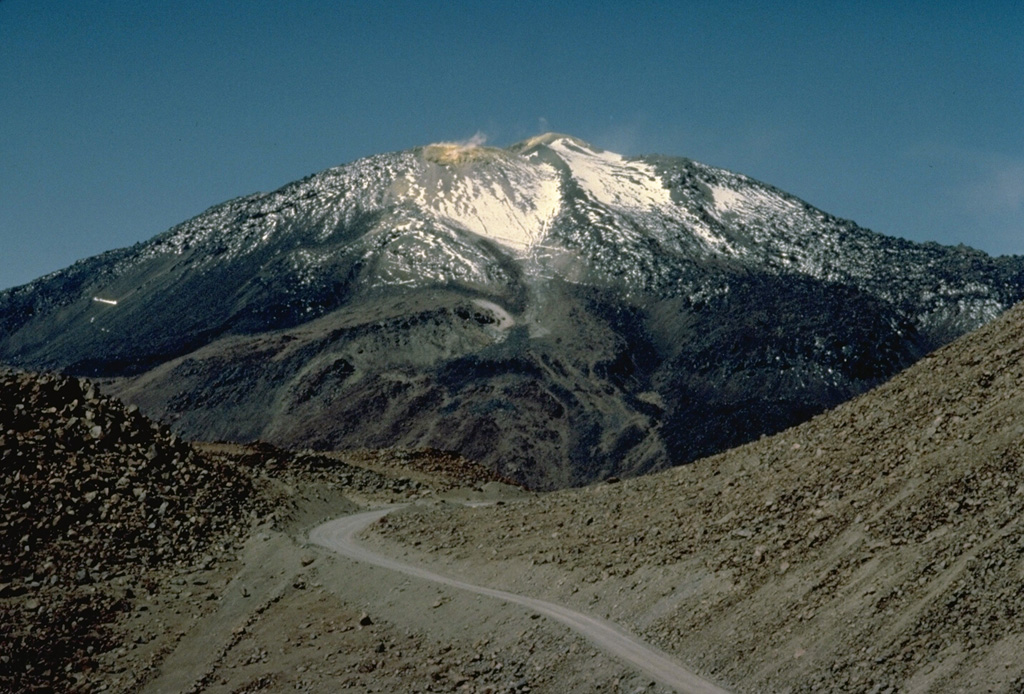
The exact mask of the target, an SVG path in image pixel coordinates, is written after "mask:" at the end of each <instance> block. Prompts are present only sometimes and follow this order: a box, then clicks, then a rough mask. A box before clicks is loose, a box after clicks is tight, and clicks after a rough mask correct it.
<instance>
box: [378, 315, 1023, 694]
mask: <svg viewBox="0 0 1024 694" xmlns="http://www.w3.org/2000/svg"><path fill="white" fill-rule="evenodd" d="M1022 389H1024V306H1018V307H1016V308H1014V309H1012V310H1011V311H1010V312H1008V313H1007V314H1006V315H1005V316H1003V317H1002V318H1000V319H998V320H997V321H995V322H994V323H993V324H991V325H989V326H987V327H985V328H983V329H981V330H980V331H978V332H976V333H973V334H971V335H969V336H967V337H965V338H963V339H961V340H959V341H957V342H954V343H953V344H951V345H949V346H947V347H945V348H943V349H940V350H938V351H937V352H935V353H933V354H931V355H929V356H928V357H927V358H925V359H924V360H923V361H921V362H920V363H918V364H916V365H915V366H913V367H912V368H910V369H908V370H907V371H906V372H905V373H903V374H900V375H899V376H897V377H896V378H895V379H893V380H892V381H891V382H889V383H886V384H884V385H882V386H880V387H879V388H877V389H875V390H873V391H871V392H869V393H868V394H866V395H864V396H862V397H860V398H857V399H855V400H854V401H851V402H849V403H847V404H844V405H842V406H840V407H838V408H836V409H835V410H833V411H831V412H828V413H826V414H823V415H821V416H819V417H816V418H814V419H813V420H811V421H810V422H808V423H806V424H804V425H802V426H799V427H796V428H793V429H790V430H788V431H785V432H783V433H781V434H779V435H777V436H774V437H772V438H769V439H765V440H761V441H758V442H755V443H752V444H749V445H746V446H743V447H741V448H738V449H736V450H733V451H729V452H727V453H724V454H722V455H718V456H715V457H712V458H709V459H706V460H701V461H698V462H697V463H695V464H693V465H690V466H686V467H684V468H679V469H675V470H671V471H668V472H665V473H659V474H655V475H651V476H647V477H643V478H639V479H633V480H628V481H623V482H621V483H618V484H600V485H596V486H591V487H587V488H583V489H580V490H574V491H564V492H556V493H552V494H549V495H544V496H540V497H537V498H534V499H530V500H525V501H521V502H516V503H510V504H508V505H505V506H499V507H493V508H480V509H452V508H438V509H435V510H433V511H431V512H426V513H406V514H397V515H392V516H391V517H389V518H388V519H386V523H382V524H381V525H380V526H379V528H378V529H379V533H380V535H378V536H377V537H378V541H380V542H382V543H384V544H385V545H386V546H389V547H390V546H392V545H391V543H396V544H394V545H393V546H394V547H395V548H398V547H401V548H408V547H410V546H418V547H424V548H436V550H435V551H434V552H432V553H427V552H421V553H419V555H418V557H419V558H420V559H421V560H424V561H432V560H435V561H441V560H442V559H443V560H444V561H454V562H455V564H454V567H453V568H452V569H451V570H453V571H460V572H463V573H475V574H476V575H477V576H481V577H485V578H486V580H489V581H492V582H493V583H494V584H496V585H500V586H503V587H506V588H511V589H519V590H521V591H522V592H528V591H532V592H533V593H534V594H537V595H544V596H548V597H554V598H556V599H561V600H565V601H567V602H569V603H571V604H574V605H577V606H580V607H586V608H589V609H592V610H594V611H596V612H598V613H600V614H602V615H604V614H609V615H610V616H611V617H612V618H614V619H620V620H623V621H625V622H626V623H629V624H631V625H632V626H633V627H634V628H635V629H636V630H637V631H638V632H641V633H643V634H646V635H647V636H648V637H649V638H650V639H652V640H653V641H654V642H656V643H658V644H660V645H662V646H663V647H664V648H666V649H668V650H669V651H671V652H674V653H676V654H678V655H679V657H680V658H681V659H682V660H683V661H684V662H686V663H688V664H691V665H693V666H695V667H696V668H697V669H698V670H699V671H701V672H703V673H704V674H706V675H708V676H710V677H712V679H714V680H715V681H718V682H721V683H723V684H726V685H728V686H733V687H735V688H736V690H738V691H749V692H766V691H790V692H819V691H838V692H895V691H900V692H903V691H909V692H954V691H972V692H974V691H999V692H1010V691H1014V692H1015V691H1020V690H1021V688H1022V687H1024V661H1021V659H1020V657H1019V654H1020V653H1021V652H1022V650H1024V592H1022V591H1021V590H1020V586H1021V581H1022V580H1024V540H1022V537H1024V535H1022V532H1021V522H1022V518H1024V481H1022V480H1024V398H1022V397H1021V393H1022Z"/></svg>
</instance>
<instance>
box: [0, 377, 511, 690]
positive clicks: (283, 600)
mask: <svg viewBox="0 0 1024 694" xmlns="http://www.w3.org/2000/svg"><path fill="white" fill-rule="evenodd" d="M0 482H2V484H0V691H4V692H64V691H75V692H79V691H80V692H92V691H114V692H138V691H140V690H142V689H143V688H144V687H146V686H148V687H150V688H151V690H152V691H186V690H190V688H191V687H192V686H193V685H196V687H197V688H198V689H196V691H201V690H205V689H206V688H207V687H209V686H212V685H213V684H214V678H212V677H207V678H206V679H204V675H205V674H206V673H205V670H204V669H203V668H204V667H207V666H211V667H213V668H215V670H217V669H218V668H225V669H235V668H237V670H236V671H235V672H234V673H233V674H234V675H235V676H236V677H249V678H250V679H246V680H244V681H242V682H238V683H237V686H236V687H234V688H233V689H232V691H258V690H263V691H282V690H283V689H284V688H287V689H289V690H292V691H294V690H295V689H296V688H302V687H308V686H309V683H310V682H311V681H313V680H314V679H315V681H317V682H319V683H320V685H319V686H321V687H327V688H329V689H334V688H335V687H336V686H337V684H338V682H339V681H340V680H341V679H346V680H347V681H348V682H349V683H350V684H352V683H361V684H363V685H368V684H371V683H374V682H380V683H387V682H392V683H393V686H392V688H391V690H392V691H394V687H395V686H399V683H400V682H401V681H402V679H403V678H405V679H406V680H407V679H408V678H409V677H414V678H416V679H418V680H422V681H424V682H433V681H436V678H435V679H431V677H430V671H431V669H432V668H434V667H436V665H437V664H438V663H454V662H460V663H461V662H462V660H461V659H462V658H466V660H467V661H468V659H469V658H470V657H471V656H469V655H466V653H467V651H468V650H469V649H470V648H471V646H472V643H470V644H466V643H462V642H460V641H459V639H458V637H457V636H453V638H452V640H451V642H450V643H449V644H448V646H447V647H445V646H444V644H443V643H442V644H440V645H439V643H438V642H437V641H436V640H431V639H430V638H429V637H428V636H426V635H425V634H422V633H415V634H413V633H410V632H409V631H408V630H406V631H404V632H400V631H399V630H397V629H396V628H395V627H394V626H393V625H392V624H389V623H388V622H386V621H385V620H384V619H383V618H382V616H381V612H380V611H378V610H374V611H373V612H374V620H376V621H377V622H379V623H377V624H374V625H373V628H366V629H363V628H362V625H361V624H360V622H361V621H364V620H365V619H368V618H367V617H366V616H365V614H364V612H363V610H364V609H365V608H363V607H361V606H359V605H354V604H352V603H351V602H343V601H339V600H337V599H335V600H333V601H327V600H326V599H325V598H324V596H323V591H314V590H309V591H308V592H307V591H306V580H310V582H312V581H313V576H314V575H315V574H316V572H317V571H318V570H319V566H318V564H317V562H316V557H315V556H312V555H310V553H309V552H308V551H302V550H301V548H300V546H299V544H298V543H297V542H296V541H295V540H293V539H292V535H294V534H296V533H300V532H302V531H304V529H305V528H307V527H308V526H309V524H310V523H312V522H316V521H319V520H323V519H325V518H327V517H333V516H334V515H337V514H341V513H345V512H346V511H351V510H354V509H356V508H358V506H357V503H359V502H363V503H380V502H382V501H384V502H394V501H396V500H400V499H401V500H415V499H419V498H422V497H430V496H433V495H436V494H443V493H455V492H453V490H456V489H462V490H464V491H463V492H460V493H462V494H471V495H472V494H477V493H479V494H481V495H482V494H484V493H485V490H486V489H487V488H489V486H491V485H494V484H495V482H496V480H495V479H494V476H493V475H491V474H489V473H488V472H487V471H486V470H485V469H483V468H481V467H480V466H478V465H474V464H473V463H471V462H469V461H466V460H462V459H459V458H457V457H455V456H452V455H450V454H445V453H442V452H439V451H424V450H421V451H403V450H390V451H384V452H373V451H361V452H357V453H353V454H350V455H346V456H341V455H338V454H318V453H313V452H298V453H297V452H290V451H285V450H280V449H277V448H274V447H273V446H269V445H266V444H259V445H255V446H248V447H243V446H237V445H227V444H206V445H202V446H199V447H195V446H192V445H190V444H188V443H185V442H184V441H182V440H181V439H179V438H178V437H177V436H175V435H172V434H171V433H170V432H169V431H168V430H167V427H165V426H163V425H159V424H156V423H154V422H152V421H150V420H148V419H147V418H145V417H144V416H142V415H141V414H140V413H139V412H138V410H137V408H135V407H134V406H129V407H125V406H124V405H123V404H122V403H120V402H118V401H116V400H112V399H110V398H107V397H105V396H103V395H101V394H100V392H99V390H98V389H97V388H96V387H95V386H94V385H93V384H91V383H89V382H87V381H81V380H79V379H75V378H68V377H63V376H54V375H39V374H31V373H24V372H15V371H10V370H0ZM513 491H514V490H513ZM333 580H335V581H336V582H337V584H338V585H340V586H348V587H351V586H352V585H353V583H354V581H355V579H354V577H353V575H351V574H349V575H343V576H342V577H341V578H337V577H335V579H333ZM310 587H311V588H312V586H310ZM379 588H380V584H379V583H378V582H373V581H369V582H367V583H366V584H365V585H363V586H362V589H363V590H365V591H366V592H368V593H369V594H370V595H375V594H377V593H376V591H378V590H379ZM350 599H351V598H350ZM434 599H436V598H435V597H431V598H430V600H431V601H433V600H434ZM312 622H316V623H317V625H318V626H317V628H318V629H321V628H322V629H323V631H324V634H323V638H321V639H320V641H319V642H317V641H316V640H315V639H316V633H312V634H311V632H310V630H309V628H308V627H309V625H310V623H312ZM328 624H329V625H331V626H330V627H323V626H322V625H328ZM246 625H248V627H250V628H252V629H253V633H251V634H247V633H246ZM335 625H336V627H337V629H336V630H335V628H334V627H335ZM366 626H367V627H369V626H370V625H369V624H367V625H366ZM236 629H238V631H234V630H236ZM265 630H268V631H265ZM335 631H336V633H335ZM282 634H291V638H292V639H294V641H293V642H292V643H291V645H290V646H289V656H288V657H287V658H285V659H284V660H285V661H287V662H281V661H278V660H275V661H274V662H273V664H272V666H271V667H268V666H267V659H266V654H265V651H264V655H263V656H261V657H257V658H255V659H254V658H252V655H251V652H250V650H248V649H250V648H251V646H252V644H253V640H254V639H256V638H265V639H269V640H270V641H272V642H273V643H274V645H275V646H276V648H277V649H280V648H281V641H280V638H281V636H282ZM432 636H435V637H436V636H437V634H432ZM307 638H308V639H310V641H311V642H312V643H308V644H303V643H302V641H303V639H307ZM382 643H383V644H385V645H386V647H387V648H389V649H390V648H392V647H393V648H394V651H395V652H398V656H397V657H389V665H388V666H387V667H385V666H384V665H383V664H382V665H381V666H380V668H378V667H377V665H376V663H377V662H378V661H380V658H381V657H380V655H379V654H380V653H381V652H382V651H379V650H377V649H378V648H380V647H381V644H382ZM328 644H332V645H334V646H335V647H336V648H337V649H338V651H339V652H341V653H343V654H344V656H343V657H342V658H340V659H339V662H331V663H327V664H326V666H325V663H324V654H323V653H322V652H319V650H320V648H321V647H322V646H324V645H328ZM221 649H222V650H221ZM478 649H479V650H480V651H481V652H482V653H484V654H486V655H487V656H489V657H492V660H491V661H490V662H491V666H488V665H487V664H486V663H480V664H478V665H477V666H476V670H475V671H474V672H472V673H471V676H469V677H467V678H466V680H465V681H477V680H479V681H480V682H481V683H485V682H494V683H496V684H497V683H499V682H500V683H505V682H506V681H508V680H509V678H511V677H514V676H515V675H516V672H517V671H518V669H519V666H517V665H516V661H515V660H514V659H508V658H505V657H504V656H501V657H502V658H503V660H504V662H505V664H506V665H507V667H508V670H505V671H503V668H502V667H501V666H500V665H499V666H498V667H497V668H494V667H493V665H494V664H495V663H497V662H499V661H498V660H497V659H496V658H497V657H498V656H499V649H498V648H497V647H491V648H484V647H483V646H482V645H478ZM243 651H244V652H243ZM399 651H404V652H405V654H406V655H405V656H401V653H400V652H399ZM392 656H394V653H393V654H392ZM211 664H212V665H211ZM299 664H301V669H300V670H296V669H295V668H296V667H298V666H299ZM249 666H257V667H256V668H252V667H249ZM261 666H262V668H261ZM260 668H261V669H260ZM339 668H340V670H339ZM256 669H260V671H259V672H257V673H255V674H254V672H253V671H254V670H256ZM377 670H381V672H376V674H374V673H375V671H377ZM384 671H386V672H387V673H388V674H386V675H385V674H384ZM467 671H468V669H467ZM339 672H340V673H345V672H347V673H348V675H347V676H346V677H344V678H342V677H339ZM225 673H226V671H225ZM219 678H220V676H219V675H218V678H217V679H219ZM169 681H174V682H177V683H185V684H184V686H177V685H170V686H169V685H167V682H169ZM303 683H305V684H303ZM293 685H294V686H293ZM354 686H359V684H356V685H354ZM247 687H248V688H247Z"/></svg>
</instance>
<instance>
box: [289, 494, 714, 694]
mask: <svg viewBox="0 0 1024 694" xmlns="http://www.w3.org/2000/svg"><path fill="white" fill-rule="evenodd" d="M395 508H398V507H395V506H392V507H388V508H382V509H378V510H376V511H367V512H365V513H357V514H355V515H351V516H343V517H342V518H336V519H335V520H332V521H328V522H326V523H324V524H323V525H319V526H317V527H315V528H313V530H311V531H310V533H309V540H310V542H313V543H314V544H317V545H320V546H321V547H326V548H327V549H330V550H334V551H335V552H337V553H338V554H341V555H342V556H345V557H348V558H349V559H355V560H356V561H361V562H365V563H367V564H374V565H376V566H380V567H383V568H385V569H390V570H392V571H397V572H399V573H403V574H406V575H408V576H414V577H416V578H420V579H423V580H425V581H432V582H434V583H440V584H442V585H446V586H451V587H453V588H459V589H462V590H466V591H469V592H471V593H477V594H479V595H486V596H489V597H492V598H496V599H498V600H503V601H505V602H511V603H515V604H517V605H522V606H523V607H526V608H527V609H530V610H533V611H534V612H537V613H539V614H543V615H546V616H548V617H551V618H552V619H556V620H558V621H559V622H562V623H563V624H565V625H566V626H568V627H569V628H570V629H574V630H576V631H577V632H579V633H580V634H582V635H583V636H584V637H586V638H587V639H588V640H590V641H591V643H593V644H594V645H596V646H597V647H598V648H600V649H602V650H604V651H605V652H607V653H609V654H611V655H612V656H615V657H616V658H619V659H621V660H624V661H626V662H628V663H629V664H631V665H633V666H634V667H636V668H637V669H638V670H640V671H641V672H643V673H645V674H646V675H648V676H650V677H651V678H652V679H654V680H656V681H658V682H660V683H661V684H664V685H666V686H668V687H672V688H673V689H675V690H677V691H679V692H683V693H685V694H726V692H727V690H725V689H722V688H721V687H718V686H716V685H715V684H713V683H711V682H709V681H707V680H705V679H703V678H702V677H700V676H699V675H697V674H695V673H693V672H691V671H690V670H687V669H686V668H685V667H683V666H682V665H680V664H679V663H677V662H676V661H675V660H673V659H672V658H671V657H669V656H668V655H666V654H665V653H663V652H662V651H659V650H658V649H656V648H654V647H652V646H649V645H647V644H646V643H644V642H643V641H641V640H640V639H638V638H637V637H635V636H633V635H632V634H629V633H627V632H626V631H624V630H623V629H622V628H620V627H619V626H617V625H616V624H614V623H612V622H609V621H606V620H603V619H599V618H597V617H592V616H590V615H586V614H583V613H581V612H576V611H575V610H570V609H569V608H567V607H563V606H561V605H556V604H555V603H551V602H546V601H544V600H537V599H536V598H529V597H526V596H523V595H517V594H515V593H508V592H506V591H503V590H495V589H494V588H486V587H484V586H477V585H473V584H472V583H466V582H465V581H460V580H458V579H455V578H449V577H448V576H442V575H441V574H436V573H434V572H433V571H428V570H426V569H423V568H420V567H418V566H413V565H412V564H406V563H404V562H401V561H398V560H395V559H392V558H390V557H386V556H384V555H381V554H377V553H376V552H373V551H372V550H370V549H367V548H366V547H364V546H363V545H360V544H358V543H357V542H356V539H355V536H356V535H357V534H358V533H359V532H360V531H361V530H363V529H364V528H366V527H368V526H369V525H370V524H371V523H374V522H376V521H377V520H379V519H381V518H383V517H384V516H386V515H387V514H388V513H390V512H391V511H393V510H394V509H395Z"/></svg>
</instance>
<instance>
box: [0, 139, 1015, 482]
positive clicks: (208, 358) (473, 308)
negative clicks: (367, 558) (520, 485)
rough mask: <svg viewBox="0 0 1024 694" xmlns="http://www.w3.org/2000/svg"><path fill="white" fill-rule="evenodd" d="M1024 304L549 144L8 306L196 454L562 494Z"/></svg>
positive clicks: (369, 181) (230, 225)
mask: <svg viewBox="0 0 1024 694" xmlns="http://www.w3.org/2000/svg"><path fill="white" fill-rule="evenodd" d="M1022 296H1024V269H1022V261H1021V259H1020V258H996V259H994V258H990V257H989V256H987V255H985V254H983V253H980V252H977V251H974V250H971V249H967V248H963V247H959V248H948V247H942V246H938V245H936V244H915V243H911V242H908V241H903V240H900V239H895V238H890V237H885V236H882V235H880V234H876V233H873V232H871V231H868V230H866V229H862V228H860V227H858V226H857V225H856V224H854V223H853V222H850V221H846V220H841V219H837V218H835V217H832V216H831V215H828V214H827V213H825V212H822V211H821V210H818V209H816V208H814V207H812V206H810V205H808V204H807V203H805V202H803V201H801V200H798V199H796V198H794V197H793V196H790V195H787V194H786V193H784V192H782V191H780V190H777V189H775V188H773V187H771V186H769V185H765V184H763V183H759V182H757V181H754V180H752V179H750V178H747V177H745V176H742V175H740V174H736V173H732V172H729V171H725V170H722V169H717V168H714V167H710V166H706V165H704V164H700V163H697V162H694V161H691V160H688V159H682V158H670V157H662V156H643V157H623V156H620V155H618V154H614V153H612V152H607V151H603V150H601V149H599V148H597V147H594V146H593V145H590V144H588V143H586V142H583V141H582V140H579V139H576V138H573V137H570V136H566V135H559V134H554V133H549V134H546V135H541V136H538V137H535V138H531V139H529V140H526V141H524V142H521V143H518V144H515V145H513V146H511V147H508V148H496V147H487V146H484V145H483V144H482V143H481V142H473V141H471V142H467V143H439V144H433V145H427V146H425V147H421V148H416V149H412V150H408V151H404V152H394V153H388V154H382V155H379V156H374V157H369V158H366V159H362V160H359V161H356V162H353V163H351V164H348V165H345V166H340V167H337V168H333V169H329V170H327V171H324V172H322V173H318V174H314V175H312V176H309V177H307V178H305V179H303V180H301V181H297V182H295V183H292V184H289V185H287V186H284V187H283V188H281V189H280V190H277V191H274V192H272V193H266V194H254V195H249V196H246V197H242V198H238V199H235V200H231V201H228V202H226V203H223V204H221V205H218V206H216V207H214V208H211V209H210V210H207V211H206V212H204V213H203V214H201V215H199V216H197V217H195V218H193V219H190V220H188V221H186V222H184V223H182V224H180V225H178V226H176V227H174V228H172V229H170V230H169V231H167V232H165V233H163V234H161V235H159V236H157V237H155V238H153V239H151V240H150V241H147V242H145V243H141V244H137V245H136V246H133V247H131V248H125V249H119V250H114V251H110V252H108V253H104V254H102V255H99V256H96V257H94V258H89V259H86V260H83V261H80V262H79V263H76V264H75V265H73V266H71V267H69V268H67V269H65V270H61V271H59V272H56V273H53V274H51V275H48V276H46V277H43V278H40V279H38V280H36V281H34V282H32V283H30V284H28V285H25V286H23V287H17V288H14V289H11V290H7V291H5V292H2V293H0V360H2V361H3V362H6V363H8V364H12V365H16V366H23V367H31V368H36V369H40V368H42V369H57V370H62V371H67V372H71V373H75V374H79V375H90V376H99V377H109V378H113V379H118V380H117V383H115V384H113V386H112V387H113V388H115V389H120V392H122V393H123V394H125V395H127V396H130V397H132V398H133V399H135V400H137V401H138V402H139V403H140V404H141V405H143V406H144V407H145V409H146V411H147V412H148V413H150V414H153V415H155V416H158V417H164V418H167V419H168V420H170V421H173V422H174V426H175V427H176V428H177V430H178V431H180V432H181V433H183V434H186V435H189V436H198V437H203V438H218V439H225V438H243V439H252V438H265V439H269V440H271V441H274V442H277V443H283V444H294V445H303V446H307V445H308V446H318V447H358V446H368V445H396V444H397V445H407V446H434V447H439V448H445V449H453V450H458V451H459V452H461V453H463V454H464V455H467V456H469V457H472V458H475V459H477V460H481V461H483V462H486V463H488V464H490V465H492V466H493V467H495V468H498V469H500V470H501V472H503V473H505V474H511V475H514V476H517V477H518V478H519V479H521V480H524V481H526V482H528V483H531V484H534V485H535V486H545V487H552V486H562V485H566V484H578V483H582V482H586V481H588V480H591V479H595V478H599V477H602V476H607V475H611V474H630V473H638V472H643V471H646V470H651V469H656V468H660V467H664V466H666V465H671V464H676V463H680V462H686V461H689V460H693V459H695V458H696V457H698V456H701V455H704V454H707V453H710V452H714V451H717V450H720V449H721V448H723V447H727V446H731V445H734V444H736V443H740V442H742V441H745V440H749V439H751V438H756V437H757V436H759V435H761V434H763V433H768V432H772V431H776V430H778V429H780V428H783V427H786V426H789V425H791V424H793V423H795V422H797V421H800V420H802V419H805V418H807V417H809V416H811V415H813V414H814V413H816V412H819V411H821V410H822V409H823V408H825V407H828V406H831V405H833V404H836V403H838V402H840V401H842V400H844V399H846V398H848V397H850V396H852V395H854V394H856V393H859V392H862V391H863V390H865V389H866V388H868V387H870V386H872V385H874V384H876V383H878V382H880V381H882V380H884V379H886V378H888V377H889V376H890V375H892V374H893V373H895V372H896V371H898V370H900V369H902V368H904V367H906V366H907V365H909V364H910V363H912V362H913V361H914V360H915V359H917V358H918V357H920V356H921V355H923V354H924V353H925V352H927V351H928V350H930V349H932V348H933V347H935V346H937V345H939V344H942V343H944V342H946V341H948V340H950V339H951V338H953V337H955V336H957V335H960V334H962V333H964V332H967V331H969V330H971V329H973V328H975V327H978V326H980V325H981V324H983V323H985V322H986V321H988V320H990V319H991V318H993V317H994V316H996V315H998V314H999V313H1000V312H1001V311H1003V310H1004V309H1005V308H1007V307H1008V306H1009V305H1011V304H1012V303H1014V302H1016V301H1018V300H1019V299H1020V298H1022Z"/></svg>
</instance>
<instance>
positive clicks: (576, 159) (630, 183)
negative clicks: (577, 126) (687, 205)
mask: <svg viewBox="0 0 1024 694" xmlns="http://www.w3.org/2000/svg"><path fill="white" fill-rule="evenodd" d="M550 147H551V149H552V150H554V151H555V152H556V153H557V154H558V156H559V157H561V158H562V160H563V161H565V163H566V164H568V165H569V168H570V169H571V170H572V175H573V178H575V179H576V181H577V182H578V183H579V184H580V186H581V187H582V188H583V189H584V190H585V191H587V192H588V193H590V195H591V196H593V198H594V199H595V200H596V201H598V202H600V203H602V204H604V205H608V206H609V207H617V208H620V209H648V208H652V207H662V206H668V205H672V197H671V195H670V193H669V190H668V188H666V187H665V184H664V183H663V182H662V180H661V177H660V176H658V174H657V172H656V171H655V169H654V167H653V166H650V165H649V164H645V163H643V162H639V161H629V160H627V159H626V158H625V157H623V156H622V155H620V154H615V153H614V152H603V151H601V152H599V151H595V150H592V149H588V148H585V147H580V146H578V145H576V144H575V143H573V142H572V141H571V140H569V139H568V138H560V139H558V140H555V141H554V142H552V143H551V144H550Z"/></svg>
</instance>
